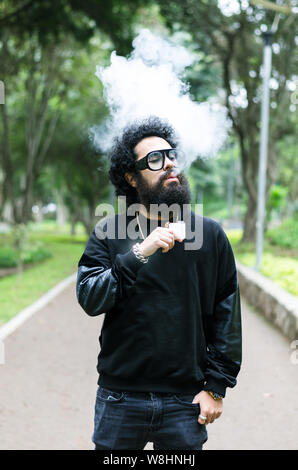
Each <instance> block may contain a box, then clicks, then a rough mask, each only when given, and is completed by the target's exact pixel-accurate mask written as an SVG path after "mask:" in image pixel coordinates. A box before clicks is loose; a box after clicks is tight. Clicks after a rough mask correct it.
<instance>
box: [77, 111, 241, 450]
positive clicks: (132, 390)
mask: <svg viewBox="0 0 298 470" xmlns="http://www.w3.org/2000/svg"><path fill="white" fill-rule="evenodd" d="M176 147H177V141H176V137H175V134H174V130H173V128H172V127H171V126H170V125H168V124H167V123H165V122H163V121H161V120H160V119H158V118H156V117H151V118H149V119H147V120H145V121H143V122H141V123H138V124H134V125H132V126H129V127H127V128H126V129H125V130H124V132H123V134H122V136H121V137H119V138H117V139H116V140H115V144H114V147H113V149H112V152H111V168H110V179H111V181H112V183H113V184H114V185H115V188H116V195H118V196H120V195H121V196H124V195H125V196H126V199H127V203H128V207H129V206H130V205H131V204H132V203H140V206H139V207H140V210H139V213H138V212H137V214H136V217H135V216H134V215H133V216H131V215H130V216H127V214H126V213H125V214H124V218H123V214H122V215H119V214H118V215H117V216H114V217H112V218H108V219H107V221H106V222H105V223H103V224H101V225H99V227H97V229H95V230H94V231H93V233H92V234H91V236H90V239H89V241H88V243H87V246H86V249H85V252H84V254H83V256H82V257H81V259H80V261H79V269H78V279H77V297H78V301H79V303H80V305H81V306H82V308H83V309H84V310H85V311H86V312H87V314H88V315H91V316H95V315H99V314H101V313H105V318H104V323H103V326H102V330H101V335H100V338H99V341H100V346H101V351H100V353H99V356H98V366H97V370H98V373H99V379H98V390H97V397H96V404H95V418H94V433H93V442H94V444H95V449H143V448H144V447H145V445H146V443H147V442H153V446H154V449H184V450H188V449H191V450H199V449H202V446H203V444H204V442H206V440H207V431H206V425H208V424H210V423H213V422H214V420H215V419H217V418H219V417H220V415H221V414H222V409H223V398H224V397H225V393H226V388H227V387H234V386H235V384H236V376H237V374H238V372H239V369H240V364H241V319H240V300H239V288H238V282H237V273H236V267H235V261H234V256H233V253H232V249H231V246H230V244H229V241H228V239H227V237H226V235H225V233H224V231H223V230H222V228H221V227H220V226H219V225H218V224H217V223H216V222H215V221H213V220H211V219H209V218H206V217H199V216H198V215H197V214H195V213H194V212H192V211H191V227H194V226H195V225H196V224H195V222H198V221H199V222H200V223H201V226H202V229H203V242H202V245H201V247H200V248H194V249H188V250H187V249H185V247H186V243H185V242H186V240H185V239H184V240H183V239H182V238H183V237H181V236H180V235H177V234H176V233H175V230H173V229H172V228H170V227H168V225H167V223H166V222H169V221H171V220H173V221H174V222H175V221H176V218H175V214H174V213H173V214H171V215H172V217H170V220H168V219H165V218H164V217H163V216H162V214H160V213H158V212H156V211H155V212H153V213H152V212H151V211H150V204H155V205H156V204H159V205H162V204H165V205H167V206H171V205H172V204H174V203H175V204H176V207H177V206H178V208H182V207H183V206H185V205H189V202H190V191H189V187H188V183H187V179H186V177H185V176H184V175H183V173H182V172H179V152H177V151H176V150H175V148H176ZM154 207H155V206H154ZM126 216H127V217H126ZM167 217H168V215H167ZM124 221H125V228H128V227H129V226H130V227H131V224H132V223H133V222H135V227H136V228H137V234H138V240H135V239H134V240H133V239H130V238H129V236H126V237H122V236H119V233H120V229H121V231H122V232H123V223H124ZM109 222H113V223H114V225H113V224H112V225H110V227H111V226H114V227H115V233H113V231H112V230H110V228H109ZM152 222H155V224H156V226H155V228H153V229H152ZM121 225H122V226H121ZM120 226H121V227H120ZM128 232H129V230H127V233H128ZM136 242H137V243H136Z"/></svg>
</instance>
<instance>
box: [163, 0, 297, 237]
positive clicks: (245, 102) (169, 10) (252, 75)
mask: <svg viewBox="0 0 298 470" xmlns="http://www.w3.org/2000/svg"><path fill="white" fill-rule="evenodd" d="M157 3H158V4H159V5H160V11H161V14H162V15H163V16H164V18H165V20H166V24H167V26H168V27H169V28H170V29H171V30H172V31H187V32H188V33H189V34H190V35H191V37H192V42H193V43H196V44H197V47H198V48H199V49H200V50H202V52H203V53H204V54H205V55H207V56H210V57H212V58H213V60H212V61H211V62H210V64H209V65H210V67H217V68H218V70H219V77H220V81H221V84H220V87H221V88H222V90H224V104H225V105H226V106H227V108H228V111H229V117H230V119H231V121H232V123H233V130H234V135H235V136H236V137H237V140H238V142H239V148H240V157H241V172H242V179H243V187H244V190H245V191H246V193H247V212H246V215H245V218H244V235H243V236H244V240H254V239H255V227H256V207H257V176H258V155H259V134H260V123H259V116H260V102H261V95H262V88H261V86H262V77H261V73H260V72H261V65H262V60H263V40H262V32H264V31H266V30H268V29H269V28H271V25H272V23H273V20H274V19H275V13H274V12H273V11H271V10H265V9H264V8H263V7H262V6H254V5H252V4H249V3H248V2H233V5H229V2H225V4H226V8H224V7H223V6H222V5H223V3H222V2H218V1H216V0H211V1H207V0H201V1H200V2H198V1H197V0H174V1H172V0H159V1H158V2H157ZM231 3H232V2H231ZM294 3H295V2H294V1H292V2H289V4H290V5H293V6H294ZM227 4H228V5H227ZM235 7H237V8H235ZM233 8H234V10H233ZM294 22H295V15H294V14H290V15H286V14H281V15H280V21H279V25H278V30H277V32H276V33H275V35H274V38H273V57H272V80H271V90H270V91H271V109H270V139H269V152H268V173H267V180H268V190H269V189H270V186H271V185H272V184H273V183H275V182H276V181H275V179H276V169H277V161H278V152H279V148H278V145H277V143H278V142H279V141H280V139H282V138H285V136H287V135H294V133H295V125H294V119H293V117H292V115H293V111H294V109H293V107H292V106H291V100H290V98H291V90H290V88H289V83H290V82H291V80H294V77H295V73H296V72H295V69H296V65H297V62H296V60H295V58H294V57H295V49H296V42H295V41H296V39H295V28H294V27H293V25H294ZM220 96H221V95H220V94H219V97H220ZM280 116H282V119H280Z"/></svg>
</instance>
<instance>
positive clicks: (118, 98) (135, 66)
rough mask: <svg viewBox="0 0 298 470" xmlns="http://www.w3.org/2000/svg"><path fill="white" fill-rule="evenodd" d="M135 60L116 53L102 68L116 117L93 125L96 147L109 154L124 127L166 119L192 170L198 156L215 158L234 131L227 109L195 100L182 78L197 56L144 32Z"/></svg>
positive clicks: (98, 71) (99, 73) (106, 93)
mask: <svg viewBox="0 0 298 470" xmlns="http://www.w3.org/2000/svg"><path fill="white" fill-rule="evenodd" d="M133 47H134V50H133V52H132V54H131V55H130V57H128V58H125V57H121V56H118V55H117V54H116V53H115V52H113V53H112V55H111V65H110V66H108V67H97V68H96V75H97V77H98V78H99V79H100V80H101V82H102V84H103V89H104V96H105V99H106V101H107V104H108V106H109V109H110V118H109V119H108V121H107V122H106V123H105V125H104V126H101V127H93V129H92V134H93V138H94V143H95V145H96V146H98V147H100V148H101V149H102V150H103V151H108V150H109V148H110V147H111V144H112V139H113V137H114V136H115V135H120V133H121V131H122V129H123V128H124V127H125V126H126V125H128V124H130V123H132V122H134V121H136V120H140V119H143V118H146V117H149V116H150V115H154V116H158V117H160V118H161V119H166V120H167V121H168V122H169V123H170V124H171V125H172V126H173V127H174V128H175V130H176V133H177V136H178V138H179V141H180V147H181V148H182V150H183V151H184V153H185V155H186V167H188V166H190V165H191V163H192V162H193V161H194V160H195V159H196V158H197V157H200V158H208V157H211V156H214V155H215V154H216V153H217V152H218V150H219V149H220V147H221V146H222V145H223V143H224V141H225V139H226V136H227V132H228V129H229V126H230V124H229V121H228V119H227V113H226V108H224V107H223V106H220V105H219V104H214V103H213V104H211V103H209V102H205V103H198V102H195V101H193V100H192V99H191V97H190V95H189V87H188V85H187V84H186V83H184V82H183V81H182V79H181V78H180V77H181V75H182V73H183V72H184V70H185V68H186V67H187V66H189V65H191V64H192V63H193V61H194V57H193V55H192V54H190V53H189V52H188V51H187V50H186V49H185V48H184V47H182V46H180V45H177V44H174V43H173V42H171V41H170V40H168V39H164V38H161V37H159V36H156V35H154V34H153V33H151V32H150V31H149V30H146V29H144V30H142V31H141V32H140V33H139V35H138V36H137V37H136V38H135V40H134V41H133Z"/></svg>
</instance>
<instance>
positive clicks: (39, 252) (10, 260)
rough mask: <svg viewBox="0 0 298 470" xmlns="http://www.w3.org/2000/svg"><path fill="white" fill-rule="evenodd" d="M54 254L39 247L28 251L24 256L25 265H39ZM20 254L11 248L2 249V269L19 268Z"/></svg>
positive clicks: (0, 259)
mask: <svg viewBox="0 0 298 470" xmlns="http://www.w3.org/2000/svg"><path fill="white" fill-rule="evenodd" d="M51 256H52V254H51V253H50V252H49V251H48V250H46V249H45V248H43V247H41V246H38V247H32V248H30V249H27V250H26V251H25V252H24V253H23V255H22V258H23V263H24V264H33V263H39V262H41V261H43V260H45V259H47V258H49V257H51ZM18 262H19V254H18V252H17V251H16V250H14V249H13V248H11V247H4V248H1V249H0V268H15V267H16V266H18Z"/></svg>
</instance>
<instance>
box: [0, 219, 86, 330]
mask: <svg viewBox="0 0 298 470" xmlns="http://www.w3.org/2000/svg"><path fill="white" fill-rule="evenodd" d="M68 233H69V232H68ZM68 233H67V232H66V231H65V230H63V231H61V232H59V231H58V230H57V227H55V226H53V227H51V228H49V227H47V228H46V231H44V228H43V229H42V227H39V229H38V230H37V228H36V227H35V229H34V230H32V231H31V232H30V235H29V237H30V238H29V239H30V240H32V241H37V240H38V241H40V242H42V243H43V246H44V247H45V248H47V250H49V251H50V252H51V253H52V255H53V256H52V257H51V258H48V259H46V260H45V261H43V262H41V263H38V264H36V265H35V266H33V267H31V268H29V269H27V270H25V271H23V273H22V274H21V275H17V274H14V275H10V276H7V277H5V278H1V279H0V305H1V310H0V324H2V323H5V322H6V321H8V320H9V319H10V318H12V317H13V316H15V315H16V314H17V313H18V312H20V311H21V310H22V309H24V308H25V307H28V306H29V305H31V304H32V303H33V302H35V301H36V300H37V299H39V297H41V296H42V295H43V294H44V293H45V292H47V291H48V290H50V289H51V288H52V287H54V286H55V285H56V284H57V283H58V282H60V281H62V280H63V279H65V278H66V277H68V276H70V275H71V274H73V273H74V272H76V270H77V263H78V261H79V259H80V257H81V255H82V253H83V250H84V248H85V244H86V241H87V237H86V235H83V234H80V235H76V236H73V237H72V236H70V235H69V234H68Z"/></svg>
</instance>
